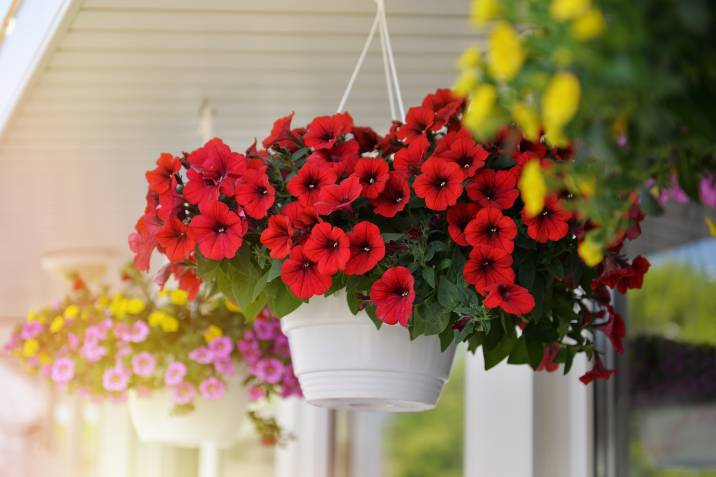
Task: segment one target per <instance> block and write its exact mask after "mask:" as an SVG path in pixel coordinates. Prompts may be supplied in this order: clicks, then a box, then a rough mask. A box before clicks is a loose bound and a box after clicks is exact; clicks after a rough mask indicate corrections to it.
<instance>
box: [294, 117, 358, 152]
mask: <svg viewBox="0 0 716 477" xmlns="http://www.w3.org/2000/svg"><path fill="white" fill-rule="evenodd" d="M352 129H353V118H351V115H350V114H348V113H337V114H334V115H333V116H319V117H317V118H316V119H314V120H313V121H311V124H309V125H308V128H307V131H306V134H305V135H304V136H303V142H304V143H305V144H306V146H308V147H310V148H313V149H331V148H332V147H333V146H335V145H336V143H337V142H338V140H339V139H340V138H342V137H343V136H345V135H346V134H348V133H349V132H351V130H352Z"/></svg>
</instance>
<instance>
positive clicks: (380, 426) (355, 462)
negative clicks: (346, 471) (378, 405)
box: [350, 412, 389, 477]
mask: <svg viewBox="0 0 716 477" xmlns="http://www.w3.org/2000/svg"><path fill="white" fill-rule="evenodd" d="M388 418H389V416H388V415H386V414H385V413H382V412H353V413H351V439H350V446H351V449H350V455H351V460H350V469H351V473H350V475H353V476H376V477H377V476H380V475H383V442H382V440H381V439H380V437H381V436H382V435H383V430H384V428H385V424H386V421H387V420H388Z"/></svg>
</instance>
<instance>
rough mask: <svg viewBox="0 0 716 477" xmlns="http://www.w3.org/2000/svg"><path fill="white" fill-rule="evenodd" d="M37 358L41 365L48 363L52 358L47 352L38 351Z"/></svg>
mask: <svg viewBox="0 0 716 477" xmlns="http://www.w3.org/2000/svg"><path fill="white" fill-rule="evenodd" d="M38 358H40V364H43V365H45V364H50V363H51V362H52V358H51V357H50V355H49V354H47V353H40V356H38Z"/></svg>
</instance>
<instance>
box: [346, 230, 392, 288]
mask: <svg viewBox="0 0 716 477" xmlns="http://www.w3.org/2000/svg"><path fill="white" fill-rule="evenodd" d="M348 240H349V241H350V252H351V255H350V259H348V262H347V263H346V266H345V269H344V270H343V271H344V273H345V274H346V275H363V274H364V273H367V272H369V271H370V270H372V269H373V267H375V266H376V265H377V263H378V262H380V261H381V260H382V259H383V257H384V256H385V242H383V237H381V236H380V229H379V228H378V226H377V225H375V224H374V223H371V222H368V221H363V222H358V223H357V224H356V225H355V227H353V230H351V231H350V233H349V234H348Z"/></svg>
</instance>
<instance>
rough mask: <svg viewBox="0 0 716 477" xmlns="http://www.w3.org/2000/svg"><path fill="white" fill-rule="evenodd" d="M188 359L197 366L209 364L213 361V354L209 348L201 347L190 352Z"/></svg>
mask: <svg viewBox="0 0 716 477" xmlns="http://www.w3.org/2000/svg"><path fill="white" fill-rule="evenodd" d="M189 359H191V360H192V361H195V362H197V363H199V364H209V363H211V362H212V361H214V353H213V352H212V351H211V350H210V349H209V348H206V347H204V346H202V347H200V348H196V349H195V350H193V351H191V352H190V353H189Z"/></svg>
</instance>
